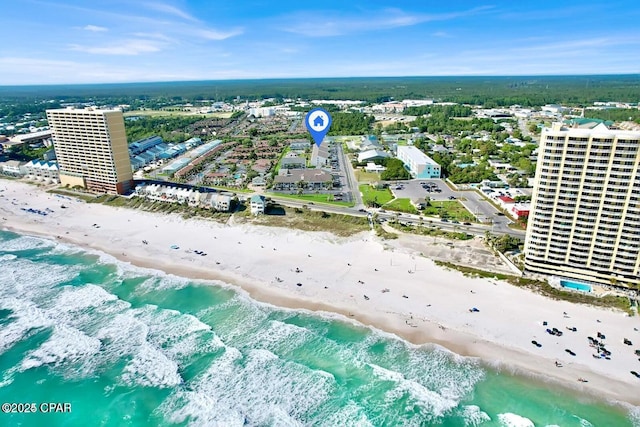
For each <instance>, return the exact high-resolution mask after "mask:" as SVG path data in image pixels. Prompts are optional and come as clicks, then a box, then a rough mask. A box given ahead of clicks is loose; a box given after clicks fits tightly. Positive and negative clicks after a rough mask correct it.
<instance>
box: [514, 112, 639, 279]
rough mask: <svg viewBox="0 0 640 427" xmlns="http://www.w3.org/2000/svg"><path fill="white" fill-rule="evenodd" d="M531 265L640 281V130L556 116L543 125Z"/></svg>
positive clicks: (570, 274)
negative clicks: (569, 123) (575, 123)
mask: <svg viewBox="0 0 640 427" xmlns="http://www.w3.org/2000/svg"><path fill="white" fill-rule="evenodd" d="M536 169H537V170H536V178H535V184H534V190H533V197H532V203H531V204H532V210H531V214H530V216H529V224H528V227H527V237H526V242H525V250H524V252H525V269H526V271H531V272H537V273H544V274H550V275H556V276H560V277H567V278H574V279H581V280H586V281H591V282H596V283H603V284H610V283H618V284H626V285H631V286H638V285H639V284H640V256H639V255H640V207H639V205H638V200H639V199H640V132H631V131H621V130H610V129H608V128H607V127H606V126H605V125H604V124H599V125H597V126H595V127H594V128H592V129H580V128H571V127H566V126H564V125H562V124H560V123H555V124H553V126H552V127H551V128H550V129H544V130H543V131H542V137H541V140H540V147H539V153H538V163H537V168H536Z"/></svg>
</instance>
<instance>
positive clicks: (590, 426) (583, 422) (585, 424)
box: [574, 415, 593, 427]
mask: <svg viewBox="0 0 640 427" xmlns="http://www.w3.org/2000/svg"><path fill="white" fill-rule="evenodd" d="M574 417H575V418H577V419H578V420H579V421H580V426H581V427H593V424H591V423H590V422H589V421H587V420H585V419H584V418H580V417H578V416H575V415H574Z"/></svg>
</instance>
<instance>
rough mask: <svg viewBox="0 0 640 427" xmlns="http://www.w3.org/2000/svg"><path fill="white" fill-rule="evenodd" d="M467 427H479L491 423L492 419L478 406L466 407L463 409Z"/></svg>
mask: <svg viewBox="0 0 640 427" xmlns="http://www.w3.org/2000/svg"><path fill="white" fill-rule="evenodd" d="M462 416H463V417H464V425H465V426H473V427H477V426H479V425H481V424H484V423H486V422H487V421H491V417H490V416H489V415H488V414H487V413H486V412H484V411H483V410H482V409H480V407H479V406H477V405H466V406H464V407H463V408H462Z"/></svg>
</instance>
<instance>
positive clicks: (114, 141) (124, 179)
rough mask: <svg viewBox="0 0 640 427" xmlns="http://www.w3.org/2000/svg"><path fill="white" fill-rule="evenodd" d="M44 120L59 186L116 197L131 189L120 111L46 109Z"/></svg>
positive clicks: (130, 175) (131, 174)
mask: <svg viewBox="0 0 640 427" xmlns="http://www.w3.org/2000/svg"><path fill="white" fill-rule="evenodd" d="M47 120H48V121H49V127H50V128H51V130H52V131H53V147H54V149H55V153H56V158H57V160H58V168H59V173H60V183H61V184H62V185H69V186H70V187H75V186H80V187H84V188H87V189H90V190H93V191H99V192H106V193H116V194H124V193H127V192H128V191H129V190H131V189H132V188H133V173H132V170H131V160H130V159H129V149H128V146H127V136H126V133H125V129H124V118H123V116H122V111H120V110H100V109H95V108H85V109H74V108H64V109H58V110H47Z"/></svg>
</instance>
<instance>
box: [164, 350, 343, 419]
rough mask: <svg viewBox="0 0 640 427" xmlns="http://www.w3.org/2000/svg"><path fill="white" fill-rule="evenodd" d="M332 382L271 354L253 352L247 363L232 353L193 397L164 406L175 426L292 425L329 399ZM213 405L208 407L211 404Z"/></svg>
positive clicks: (179, 396)
mask: <svg viewBox="0 0 640 427" xmlns="http://www.w3.org/2000/svg"><path fill="white" fill-rule="evenodd" d="M334 387H335V384H334V382H333V381H332V379H331V378H329V377H327V376H325V375H322V374H320V373H318V372H316V371H313V370H311V369H309V368H308V367H306V366H303V365H299V364H296V363H293V362H288V361H286V360H282V359H280V358H279V357H277V356H276V355H275V354H273V353H271V352H269V351H268V350H264V349H262V350H250V351H249V352H248V353H247V354H246V355H245V356H244V357H243V355H242V354H241V353H240V352H239V351H238V350H237V349H234V348H227V349H226V351H225V353H224V354H223V355H221V356H220V357H219V358H218V359H216V360H215V361H214V362H213V363H212V365H211V366H210V368H209V369H208V370H207V372H206V373H204V374H203V375H202V376H201V377H199V378H198V379H197V380H196V381H195V383H194V384H193V386H192V388H193V391H181V392H179V393H176V394H174V395H173V396H171V397H170V398H169V399H168V400H167V401H165V402H164V403H163V405H162V413H163V414H164V416H165V417H167V420H168V421H170V422H174V423H179V422H184V420H186V419H187V418H189V419H190V420H191V422H190V424H189V425H193V426H201V425H202V426H205V425H222V423H223V422H224V420H228V422H229V423H230V424H229V425H243V424H242V423H246V424H248V425H293V426H298V425H301V423H300V422H299V421H297V420H300V419H302V418H303V417H304V415H305V414H307V413H309V412H311V411H313V410H314V408H317V407H318V406H319V405H320V404H321V403H322V402H324V401H325V400H326V399H327V396H328V395H329V393H330V391H331V390H333V389H334ZM207 403H208V404H207Z"/></svg>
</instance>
